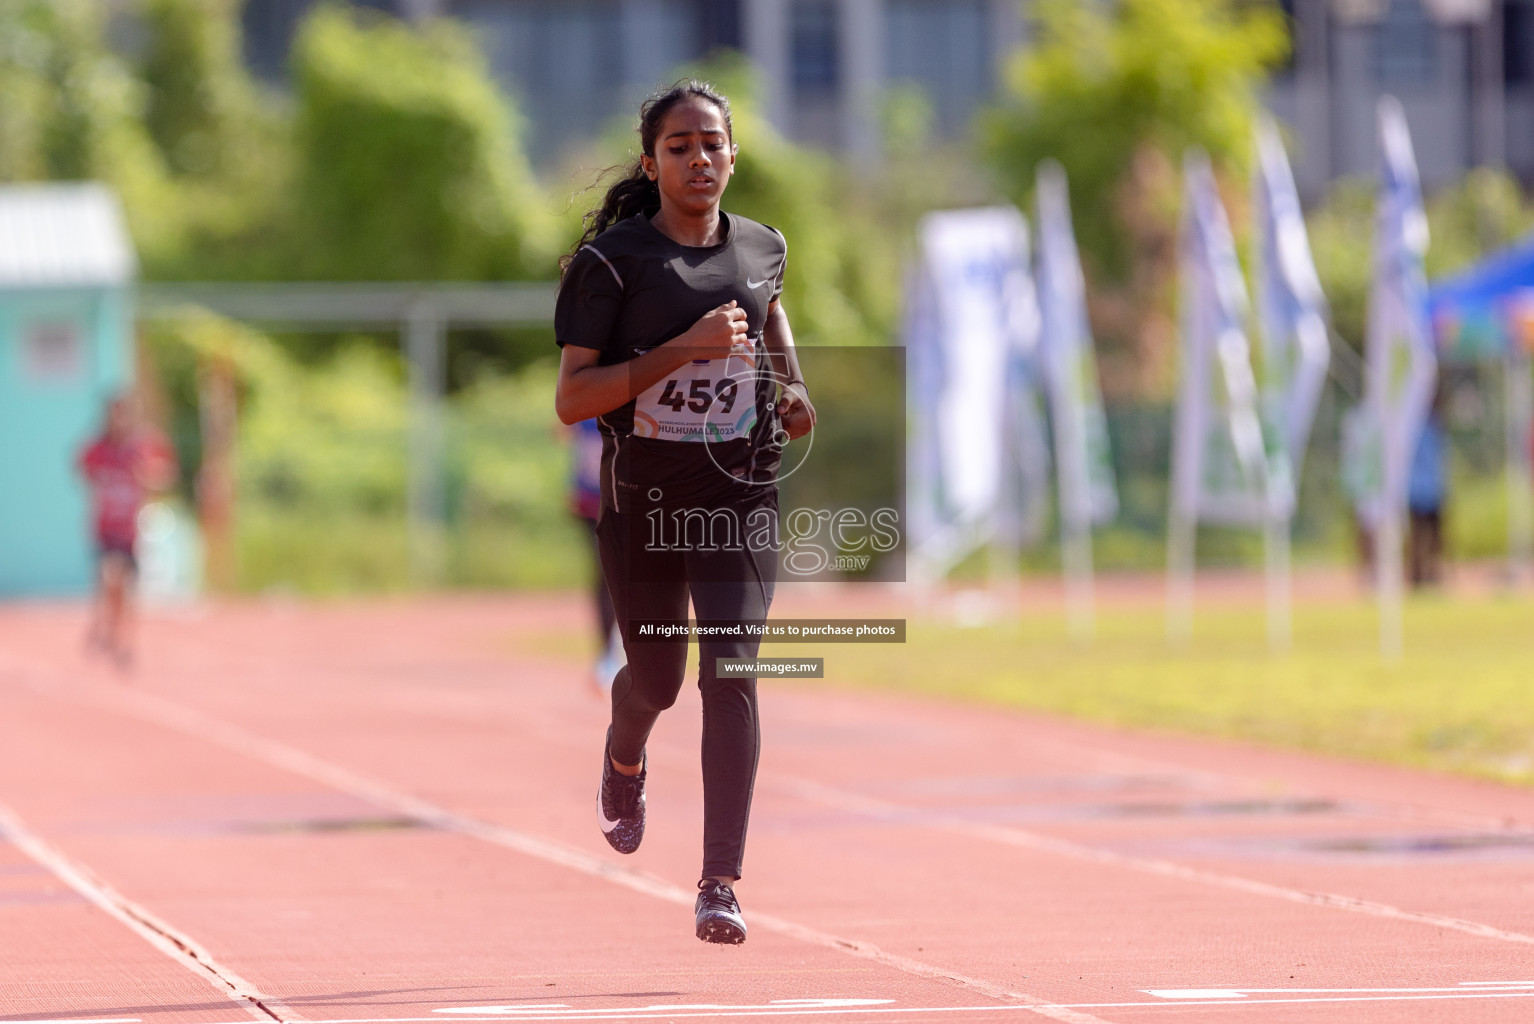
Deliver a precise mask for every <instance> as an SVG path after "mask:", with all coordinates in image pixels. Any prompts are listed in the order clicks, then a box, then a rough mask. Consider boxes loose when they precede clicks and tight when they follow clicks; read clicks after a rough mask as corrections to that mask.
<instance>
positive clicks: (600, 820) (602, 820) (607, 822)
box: [597, 790, 644, 834]
mask: <svg viewBox="0 0 1534 1024" xmlns="http://www.w3.org/2000/svg"><path fill="white" fill-rule="evenodd" d="M639 802H640V803H644V796H642V795H641V796H640V798H639ZM597 824H598V825H600V826H602V832H603V834H606V833H608V832H611V831H612V830H613V829H615V828H617V827H618V826H619V825H621V824H623V819H622V818H619V819H618V820H617V821H613V820H612V819H611V818H609V817H608V816H607V812H606V811H604V810H602V791H601V790H597Z"/></svg>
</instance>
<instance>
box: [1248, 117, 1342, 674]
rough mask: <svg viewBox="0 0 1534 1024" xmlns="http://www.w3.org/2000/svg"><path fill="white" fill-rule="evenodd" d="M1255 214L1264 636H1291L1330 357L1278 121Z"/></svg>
mask: <svg viewBox="0 0 1534 1024" xmlns="http://www.w3.org/2000/svg"><path fill="white" fill-rule="evenodd" d="M1252 209H1253V213H1254V216H1255V219H1256V222H1257V233H1258V238H1257V247H1256V248H1257V259H1258V266H1257V273H1256V281H1257V322H1258V324H1259V326H1260V327H1261V337H1262V419H1263V428H1264V434H1265V437H1266V439H1267V449H1268V453H1267V454H1268V482H1267V499H1268V513H1269V515H1268V520H1267V523H1266V528H1267V537H1266V544H1265V550H1266V552H1267V563H1268V566H1267V569H1268V573H1267V575H1268V638H1269V642H1270V644H1271V645H1272V646H1273V647H1275V648H1283V647H1287V646H1289V642H1290V634H1291V627H1290V606H1291V603H1292V602H1291V598H1290V588H1289V539H1290V537H1289V534H1290V522H1291V521H1292V519H1293V516H1294V507H1295V502H1296V500H1297V496H1298V491H1299V486H1300V476H1301V471H1302V470H1303V468H1304V464H1305V449H1306V447H1307V446H1308V445H1309V443H1310V430H1311V427H1312V425H1313V424H1314V423H1315V418H1316V406H1317V405H1318V404H1319V402H1320V399H1321V389H1322V388H1323V387H1324V386H1325V384H1326V371H1327V367H1328V365H1329V364H1330V362H1331V348H1330V346H1329V344H1328V342H1327V328H1326V315H1327V311H1326V297H1325V296H1324V295H1323V294H1322V292H1321V281H1320V278H1319V277H1318V276H1317V275H1316V266H1315V261H1314V260H1313V259H1312V257H1311V254H1310V239H1309V238H1308V237H1307V234H1306V231H1305V217H1304V214H1303V213H1302V212H1301V209H1300V197H1299V193H1298V192H1297V191H1296V189H1295V187H1294V174H1293V173H1292V172H1291V171H1290V169H1289V158H1288V156H1287V155H1286V154H1285V153H1284V145H1283V142H1282V141H1280V139H1279V137H1278V129H1277V128H1275V127H1274V125H1273V121H1272V120H1271V119H1270V118H1267V117H1264V118H1263V119H1262V121H1261V122H1260V123H1259V124H1258V127H1257V168H1256V172H1255V174H1254V175H1253V179H1252Z"/></svg>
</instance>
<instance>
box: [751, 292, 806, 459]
mask: <svg viewBox="0 0 1534 1024" xmlns="http://www.w3.org/2000/svg"><path fill="white" fill-rule="evenodd" d="M762 341H763V342H764V343H765V344H766V346H767V355H768V358H770V359H771V360H772V370H773V373H774V374H775V375H776V376H777V379H778V380H779V381H781V382H785V383H784V386H783V397H781V398H780V399H778V415H779V416H780V417H781V418H782V420H783V429H784V430H786V431H788V436H789V438H790V439H794V438H800V437H803V436H804V435H805V434H808V433H809V432H810V431H811V430H813V429H814V428H815V407H814V406H813V405H811V404H810V392H809V388H808V387H806V386H805V383H804V373H803V371H801V370H800V369H799V354H798V352H796V351H795V349H794V332H793V329H792V328H790V327H789V326H788V314H787V313H786V312H784V310H783V305H782V303H781V302H779V301H778V300H777V299H774V300H773V301H772V305H770V306H768V307H767V323H766V325H765V326H764V327H763V328H762Z"/></svg>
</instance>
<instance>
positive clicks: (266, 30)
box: [240, 0, 314, 82]
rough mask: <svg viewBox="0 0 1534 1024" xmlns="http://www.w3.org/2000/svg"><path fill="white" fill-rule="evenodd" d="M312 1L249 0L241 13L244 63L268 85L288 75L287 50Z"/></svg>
mask: <svg viewBox="0 0 1534 1024" xmlns="http://www.w3.org/2000/svg"><path fill="white" fill-rule="evenodd" d="M313 3H314V0H248V2H247V3H246V4H245V6H244V7H243V8H242V9H241V11H240V31H241V34H242V35H243V36H244V39H245V63H246V65H247V66H248V67H249V68H250V69H251V70H252V71H254V72H255V73H256V74H258V75H260V76H261V77H262V78H264V79H266V80H267V81H269V82H280V81H282V80H283V79H284V78H285V77H286V76H287V73H288V50H289V48H290V47H292V45H293V36H294V34H295V33H296V32H297V31H298V23H299V22H300V21H302V20H303V17H304V14H305V13H307V12H308V10H309V8H310V7H311V6H313Z"/></svg>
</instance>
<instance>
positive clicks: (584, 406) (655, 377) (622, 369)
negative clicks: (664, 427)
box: [554, 300, 746, 423]
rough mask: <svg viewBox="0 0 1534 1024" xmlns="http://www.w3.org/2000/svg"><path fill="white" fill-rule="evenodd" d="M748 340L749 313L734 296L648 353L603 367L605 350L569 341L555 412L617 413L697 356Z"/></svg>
mask: <svg viewBox="0 0 1534 1024" xmlns="http://www.w3.org/2000/svg"><path fill="white" fill-rule="evenodd" d="M745 344H746V311H745V310H744V309H741V308H740V306H739V305H738V304H737V303H736V302H735V301H733V300H731V301H730V302H726V303H725V304H724V305H722V306H718V307H716V308H714V309H711V310H709V311H708V312H707V313H704V314H703V316H701V317H699V318H698V322H697V323H695V324H693V325H692V326H691V327H690V328H688V329H687V330H686V331H684V332H683V333H682V334H680V335H678V336H677V337H675V338H672V339H671V340H670V341H668V342H666V343H665V344H662V345H657V346H656V347H655V348H652V349H651V350H650V351H648V352H646V353H645V354H644V355H642V356H636V357H635V358H633V359H630V360H628V361H626V362H622V363H613V364H611V365H608V366H598V365H597V360H598V359H599V358H601V355H602V353H601V351H600V350H599V349H595V348H586V347H584V346H581V345H577V344H567V345H564V346H563V347H562V348H561V349H560V353H559V381H558V383H557V384H556V385H555V387H554V411H555V413H557V414H558V416H559V418H560V419H561V420H562V421H564V422H565V423H579V422H580V421H581V420H586V419H590V418H591V417H593V416H600V415H602V414H603V413H607V412H612V411H613V410H614V409H616V408H618V407H619V406H621V405H623V404H624V403H625V402H628V401H631V400H632V399H633V398H634V397H635V396H637V395H639V394H640V393H642V392H644V391H645V390H647V389H648V388H650V387H651V386H653V385H655V384H656V383H658V382H659V381H661V380H662V379H663V378H665V376H666V375H667V374H669V373H673V372H675V371H676V370H677V369H678V368H679V367H682V366H685V365H687V364H688V363H689V362H691V361H692V360H694V359H722V358H724V357H725V356H728V355H729V354H730V351H731V350H732V349H734V348H736V347H738V346H743V345H745Z"/></svg>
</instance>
